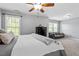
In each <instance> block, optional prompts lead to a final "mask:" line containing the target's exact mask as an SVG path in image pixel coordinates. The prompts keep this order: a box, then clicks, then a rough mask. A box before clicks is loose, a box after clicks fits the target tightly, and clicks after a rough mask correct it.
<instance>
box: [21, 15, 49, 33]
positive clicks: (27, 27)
mask: <svg viewBox="0 0 79 59" xmlns="http://www.w3.org/2000/svg"><path fill="white" fill-rule="evenodd" d="M47 23H48V18H47V17H42V16H32V15H25V16H23V17H22V20H21V25H20V26H21V34H30V33H34V32H35V27H37V26H39V24H42V25H43V26H46V27H47Z"/></svg>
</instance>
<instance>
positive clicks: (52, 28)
mask: <svg viewBox="0 0 79 59" xmlns="http://www.w3.org/2000/svg"><path fill="white" fill-rule="evenodd" d="M57 29H58V25H57V23H49V32H57Z"/></svg>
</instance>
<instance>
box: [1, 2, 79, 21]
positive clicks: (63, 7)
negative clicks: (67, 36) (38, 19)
mask: <svg viewBox="0 0 79 59" xmlns="http://www.w3.org/2000/svg"><path fill="white" fill-rule="evenodd" d="M32 7H33V6H31V5H28V4H25V3H0V8H3V9H8V10H18V11H20V12H22V13H25V14H32V15H38V14H39V15H41V16H46V17H49V19H54V20H64V19H69V18H74V17H79V3H56V4H55V6H54V7H53V8H44V10H45V13H41V12H36V11H33V12H28V10H29V9H31V8H32Z"/></svg>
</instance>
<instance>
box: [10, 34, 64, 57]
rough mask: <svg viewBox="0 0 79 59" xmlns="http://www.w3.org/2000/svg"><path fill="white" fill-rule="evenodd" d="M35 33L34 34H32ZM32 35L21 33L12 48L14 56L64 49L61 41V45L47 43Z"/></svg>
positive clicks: (37, 54) (41, 53)
mask: <svg viewBox="0 0 79 59" xmlns="http://www.w3.org/2000/svg"><path fill="white" fill-rule="evenodd" d="M32 35H33V34H32ZM32 35H21V36H20V37H19V38H18V41H17V43H16V44H15V46H14V48H13V50H12V54H11V55H12V56H42V55H45V54H47V53H50V52H54V51H56V50H64V48H63V46H62V44H61V42H59V45H57V44H56V43H54V42H53V43H51V44H50V45H46V44H44V43H42V42H41V41H38V40H37V39H36V38H34V37H33V36H32Z"/></svg>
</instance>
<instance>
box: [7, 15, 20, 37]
mask: <svg viewBox="0 0 79 59" xmlns="http://www.w3.org/2000/svg"><path fill="white" fill-rule="evenodd" d="M20 19H21V17H20V16H13V15H5V21H6V23H5V27H6V28H5V29H6V31H7V32H13V33H14V35H16V36H19V35H20Z"/></svg>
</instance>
